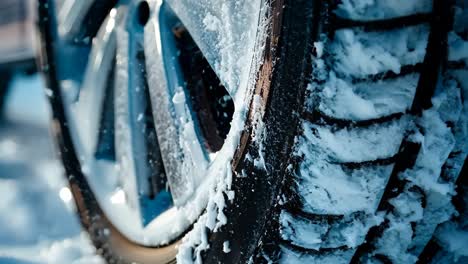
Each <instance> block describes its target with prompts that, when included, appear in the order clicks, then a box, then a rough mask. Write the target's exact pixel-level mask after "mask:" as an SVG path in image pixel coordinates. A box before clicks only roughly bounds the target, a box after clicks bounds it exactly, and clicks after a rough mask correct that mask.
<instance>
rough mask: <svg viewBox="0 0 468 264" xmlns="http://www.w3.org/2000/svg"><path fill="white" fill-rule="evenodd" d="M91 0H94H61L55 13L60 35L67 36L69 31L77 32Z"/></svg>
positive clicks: (91, 2) (92, 0)
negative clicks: (56, 13)
mask: <svg viewBox="0 0 468 264" xmlns="http://www.w3.org/2000/svg"><path fill="white" fill-rule="evenodd" d="M93 2H94V0H81V1H75V0H65V1H62V3H61V5H60V8H59V11H58V15H57V20H58V23H59V28H58V30H59V33H60V35H62V36H68V35H69V34H71V32H77V31H78V30H79V28H80V26H81V25H82V23H83V20H84V18H85V16H86V13H88V10H89V8H90V7H91V6H92V4H93Z"/></svg>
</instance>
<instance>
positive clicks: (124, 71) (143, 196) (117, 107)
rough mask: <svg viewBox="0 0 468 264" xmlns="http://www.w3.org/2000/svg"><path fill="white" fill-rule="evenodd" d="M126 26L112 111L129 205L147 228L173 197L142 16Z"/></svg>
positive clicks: (132, 18)
mask: <svg viewBox="0 0 468 264" xmlns="http://www.w3.org/2000/svg"><path fill="white" fill-rule="evenodd" d="M142 12H143V11H142ZM125 22H126V23H124V25H123V26H120V27H117V28H116V38H117V51H116V75H115V93H114V101H115V104H114V109H109V110H108V111H115V125H114V129H115V151H116V161H117V164H119V165H118V166H119V174H120V179H121V182H122V184H123V189H124V190H125V191H126V194H127V197H128V201H127V202H128V203H130V204H131V206H133V207H136V208H139V209H140V217H141V218H142V223H143V224H147V223H149V221H151V220H152V219H153V218H154V217H155V216H157V215H158V214H160V213H161V212H162V211H164V210H166V209H168V207H169V206H171V197H170V195H169V194H168V193H167V191H166V190H165V186H164V167H163V164H162V162H161V155H160V153H159V146H158V143H157V138H156V131H155V128H154V124H153V122H154V121H153V117H152V112H151V105H150V100H149V92H148V84H147V80H146V66H145V55H144V50H143V26H144V25H141V24H139V23H141V22H142V20H141V18H140V17H138V14H137V16H130V17H127V19H126V21H125ZM135 24H139V25H135ZM161 185H163V186H161ZM158 190H159V191H161V192H160V193H157V191H158ZM161 195H162V196H164V197H162V196H161ZM156 198H159V199H156Z"/></svg>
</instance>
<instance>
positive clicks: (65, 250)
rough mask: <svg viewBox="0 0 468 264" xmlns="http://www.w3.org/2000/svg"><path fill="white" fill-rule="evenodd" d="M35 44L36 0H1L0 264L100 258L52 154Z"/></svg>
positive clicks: (47, 110)
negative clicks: (83, 229)
mask: <svg viewBox="0 0 468 264" xmlns="http://www.w3.org/2000/svg"><path fill="white" fill-rule="evenodd" d="M36 45H37V39H36V34H35V2H34V1H33V0H0V264H11V263H15V264H19V263H22V264H23V263H60V264H63V263H83V264H84V263H86V264H88V263H90V264H92V263H102V260H101V259H100V258H99V257H98V256H96V255H95V252H94V248H93V247H92V246H91V243H90V242H89V239H88V238H87V236H86V234H85V233H84V232H82V230H81V227H80V225H79V222H78V219H77V217H76V216H75V214H74V207H73V201H72V196H71V193H70V191H69V189H68V188H67V186H66V183H65V180H64V177H63V175H62V173H63V171H62V168H61V167H60V164H59V162H58V161H57V159H56V156H55V153H54V148H53V144H52V141H51V138H50V134H49V127H48V126H49V106H48V104H47V101H46V97H45V95H44V92H43V85H44V84H43V80H42V77H41V74H40V72H38V69H37V68H36V63H35V59H36V52H35V51H36Z"/></svg>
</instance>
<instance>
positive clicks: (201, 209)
mask: <svg viewBox="0 0 468 264" xmlns="http://www.w3.org/2000/svg"><path fill="white" fill-rule="evenodd" d="M56 94H60V93H56ZM67 129H69V128H68V126H67ZM72 141H73V140H72ZM68 148H69V147H68ZM73 149H74V148H73ZM68 151H69V150H68ZM78 166H79V167H80V168H81V165H78ZM70 175H71V174H70ZM84 177H85V178H87V177H86V176H84ZM211 178H214V177H211ZM204 182H206V181H204ZM88 187H90V186H88ZM91 189H92V188H91ZM95 198H97V197H95ZM98 200H99V199H98ZM203 209H204V207H203V208H200V210H199V211H200V212H199V213H198V214H197V215H200V214H201V213H202V211H203ZM101 210H102V209H101ZM197 218H198V216H197V217H194V219H193V221H191V222H194V221H195V220H196V219H197ZM190 225H191V224H190ZM190 225H187V228H188V227H189V226H190ZM134 242H135V243H140V242H138V241H134Z"/></svg>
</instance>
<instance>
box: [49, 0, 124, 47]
mask: <svg viewBox="0 0 468 264" xmlns="http://www.w3.org/2000/svg"><path fill="white" fill-rule="evenodd" d="M116 3H117V0H106V1H101V0H80V1H76V0H62V1H61V2H59V9H58V14H57V20H58V25H59V27H58V32H59V34H60V35H61V36H62V37H64V38H65V39H67V40H70V41H72V42H74V43H79V42H84V43H88V42H89V40H90V39H91V38H92V37H94V36H95V34H96V33H97V30H98V29H99V28H100V26H101V24H102V22H103V20H104V19H105V18H106V17H105V15H107V14H108V13H109V11H110V10H111V9H112V8H113V7H114V6H115V4H116Z"/></svg>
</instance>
